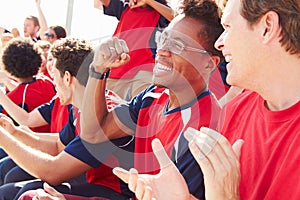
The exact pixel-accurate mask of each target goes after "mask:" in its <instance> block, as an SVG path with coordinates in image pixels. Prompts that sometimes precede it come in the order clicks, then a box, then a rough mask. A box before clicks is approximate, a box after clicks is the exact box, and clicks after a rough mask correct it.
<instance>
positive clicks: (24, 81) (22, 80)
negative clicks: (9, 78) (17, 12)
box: [16, 77, 33, 83]
mask: <svg viewBox="0 0 300 200" xmlns="http://www.w3.org/2000/svg"><path fill="white" fill-rule="evenodd" d="M16 80H17V82H19V83H28V82H31V81H33V77H27V78H17V79H16Z"/></svg>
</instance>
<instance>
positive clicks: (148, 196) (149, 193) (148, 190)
mask: <svg viewBox="0 0 300 200" xmlns="http://www.w3.org/2000/svg"><path fill="white" fill-rule="evenodd" d="M152 196H153V192H152V188H151V187H150V186H146V191H145V193H144V197H143V200H154V198H152Z"/></svg>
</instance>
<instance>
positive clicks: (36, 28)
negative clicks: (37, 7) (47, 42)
mask: <svg viewBox="0 0 300 200" xmlns="http://www.w3.org/2000/svg"><path fill="white" fill-rule="evenodd" d="M39 30H40V27H39V26H35V27H34V31H35V32H36V33H37V32H38V31H39ZM39 34H40V37H41V38H42V36H43V34H44V33H39Z"/></svg>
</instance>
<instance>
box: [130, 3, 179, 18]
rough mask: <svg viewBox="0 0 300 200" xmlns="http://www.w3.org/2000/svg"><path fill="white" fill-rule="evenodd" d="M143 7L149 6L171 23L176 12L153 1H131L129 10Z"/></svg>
mask: <svg viewBox="0 0 300 200" xmlns="http://www.w3.org/2000/svg"><path fill="white" fill-rule="evenodd" d="M144 5H149V6H151V7H152V8H153V9H155V10H156V11H157V12H159V14H161V15H162V16H164V17H165V18H166V19H167V20H169V21H171V20H172V19H173V18H174V17H175V16H176V12H175V11H174V10H173V9H172V8H170V7H168V6H166V5H164V4H161V3H159V2H157V1H155V0H131V2H130V7H131V8H136V7H140V6H144Z"/></svg>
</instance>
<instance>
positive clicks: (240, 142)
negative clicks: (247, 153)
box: [232, 139, 244, 160]
mask: <svg viewBox="0 0 300 200" xmlns="http://www.w3.org/2000/svg"><path fill="white" fill-rule="evenodd" d="M243 145H244V140H241V139H239V140H237V141H235V143H234V144H233V145H232V149H233V151H234V152H235V155H236V156H237V159H238V160H240V157H241V149H242V147H243Z"/></svg>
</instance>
